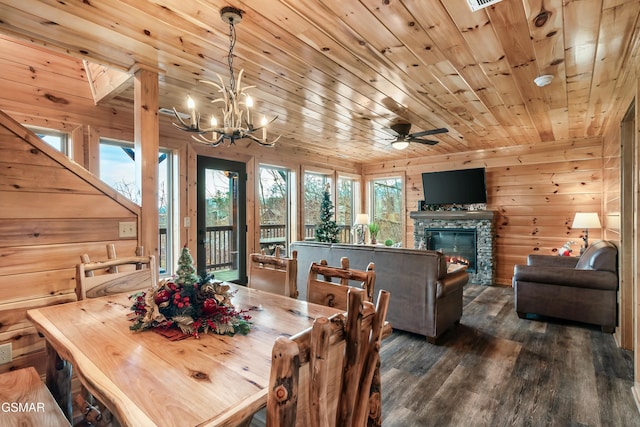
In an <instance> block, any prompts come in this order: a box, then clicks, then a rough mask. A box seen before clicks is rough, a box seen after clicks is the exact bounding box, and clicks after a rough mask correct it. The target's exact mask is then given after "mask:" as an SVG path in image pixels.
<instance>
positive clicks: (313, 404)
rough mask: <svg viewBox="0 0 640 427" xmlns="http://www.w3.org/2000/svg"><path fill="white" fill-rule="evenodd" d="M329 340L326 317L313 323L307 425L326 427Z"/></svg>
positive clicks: (327, 413)
mask: <svg viewBox="0 0 640 427" xmlns="http://www.w3.org/2000/svg"><path fill="white" fill-rule="evenodd" d="M329 338H331V323H330V322H329V319H327V318H326V317H319V318H317V319H316V321H315V322H313V329H312V330H311V355H310V356H309V376H310V378H309V425H310V427H321V426H328V425H330V423H329V418H328V415H329V410H328V396H327V387H328V382H329V360H328V359H329V345H330V344H329Z"/></svg>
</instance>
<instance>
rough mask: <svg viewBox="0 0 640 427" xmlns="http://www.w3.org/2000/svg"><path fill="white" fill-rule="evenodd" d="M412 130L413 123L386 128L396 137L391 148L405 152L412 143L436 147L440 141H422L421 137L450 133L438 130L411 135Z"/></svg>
mask: <svg viewBox="0 0 640 427" xmlns="http://www.w3.org/2000/svg"><path fill="white" fill-rule="evenodd" d="M410 129H411V123H396V124H393V125H391V126H390V127H389V128H384V129H383V130H384V131H386V132H387V133H389V134H391V135H392V136H394V137H395V139H394V140H392V141H391V146H392V147H393V148H395V149H396V150H404V149H405V148H407V147H408V146H409V143H410V142H418V143H420V144H427V145H436V144H437V143H438V141H434V140H432V139H422V138H421V137H422V136H427V135H436V134H439V133H445V132H449V129H446V128H438V129H431V130H425V131H422V132H416V133H409V130H410Z"/></svg>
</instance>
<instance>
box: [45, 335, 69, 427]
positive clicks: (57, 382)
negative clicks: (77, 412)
mask: <svg viewBox="0 0 640 427" xmlns="http://www.w3.org/2000/svg"><path fill="white" fill-rule="evenodd" d="M46 374H47V380H46V381H47V387H48V388H49V391H51V394H52V395H53V397H54V399H55V400H56V402H58V406H60V409H62V413H63V414H64V416H65V417H66V418H67V419H68V420H69V422H70V423H72V424H73V408H72V404H71V364H70V363H69V362H67V361H66V360H63V359H61V358H60V356H59V355H58V353H57V352H56V351H55V350H54V349H53V347H51V344H49V342H48V341H47V372H46Z"/></svg>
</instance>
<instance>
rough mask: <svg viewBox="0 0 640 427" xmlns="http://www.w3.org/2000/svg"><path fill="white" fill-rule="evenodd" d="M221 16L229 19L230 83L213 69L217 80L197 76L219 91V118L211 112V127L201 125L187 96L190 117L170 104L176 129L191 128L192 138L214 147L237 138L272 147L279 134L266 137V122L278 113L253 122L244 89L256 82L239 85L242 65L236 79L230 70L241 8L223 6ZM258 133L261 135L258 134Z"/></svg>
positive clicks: (232, 141)
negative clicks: (256, 122) (175, 120)
mask: <svg viewBox="0 0 640 427" xmlns="http://www.w3.org/2000/svg"><path fill="white" fill-rule="evenodd" d="M220 17H221V18H222V20H223V21H224V22H226V23H229V55H228V57H227V63H228V64H229V75H230V76H229V85H228V86H227V85H225V83H224V80H223V79H222V77H221V76H220V75H219V74H217V73H216V76H218V80H220V83H217V82H212V81H209V80H200V82H201V83H205V84H208V85H211V86H213V87H215V88H217V89H218V92H219V93H220V94H221V95H220V97H219V98H216V99H214V100H213V101H211V102H212V103H213V104H218V103H222V104H223V105H222V108H221V113H222V121H221V122H220V124H219V122H218V120H217V118H216V116H215V115H212V116H211V121H210V127H208V128H201V127H200V112H198V111H197V110H196V106H195V102H194V101H193V99H191V97H187V108H188V109H189V119H183V118H182V116H183V114H181V113H179V112H178V111H177V110H176V108H175V107H174V108H173V112H174V114H175V117H176V119H177V120H178V122H179V123H180V124H178V123H174V126H176V127H177V128H178V129H181V130H183V131H186V132H191V133H193V134H195V135H191V137H192V138H193V139H195V140H196V141H198V142H202V143H204V144H208V145H211V146H213V147H217V146H219V145H220V144H222V143H223V142H224V141H225V140H228V141H229V144H230V145H231V144H235V141H236V140H239V139H245V138H248V139H251V140H253V141H255V142H257V143H258V144H260V145H262V146H265V147H273V145H274V144H275V143H276V141H278V140H279V139H280V136H278V137H277V138H275V139H273V140H271V141H269V140H268V139H267V126H268V125H269V123H271V122H273V121H274V120H275V119H277V118H278V116H275V117H274V118H272V119H271V120H267V118H266V117H265V116H262V120H261V122H260V126H259V127H254V125H253V114H252V111H251V110H252V108H253V99H252V98H251V96H249V95H248V94H247V90H248V89H251V88H254V87H255V86H245V87H242V85H241V83H242V75H243V74H244V69H242V70H240V72H239V73H238V80H237V81H236V78H235V75H234V72H233V47H234V46H235V44H236V28H235V25H236V24H239V23H240V21H241V20H242V11H240V9H236V8H234V7H223V8H222V9H220ZM208 132H211V134H212V137H211V138H207V137H206V136H205V134H206V133H208ZM257 135H260V136H261V137H259V136H257Z"/></svg>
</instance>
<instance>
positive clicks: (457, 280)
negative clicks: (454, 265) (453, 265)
mask: <svg viewBox="0 0 640 427" xmlns="http://www.w3.org/2000/svg"><path fill="white" fill-rule="evenodd" d="M468 281H469V273H467V272H466V271H465V270H460V271H456V272H455V273H451V274H447V275H445V276H444V277H443V278H442V279H440V280H438V281H437V282H436V298H442V297H444V296H446V295H448V294H450V293H453V292H455V291H457V290H460V289H462V288H463V286H464V285H466V284H467V282H468Z"/></svg>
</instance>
